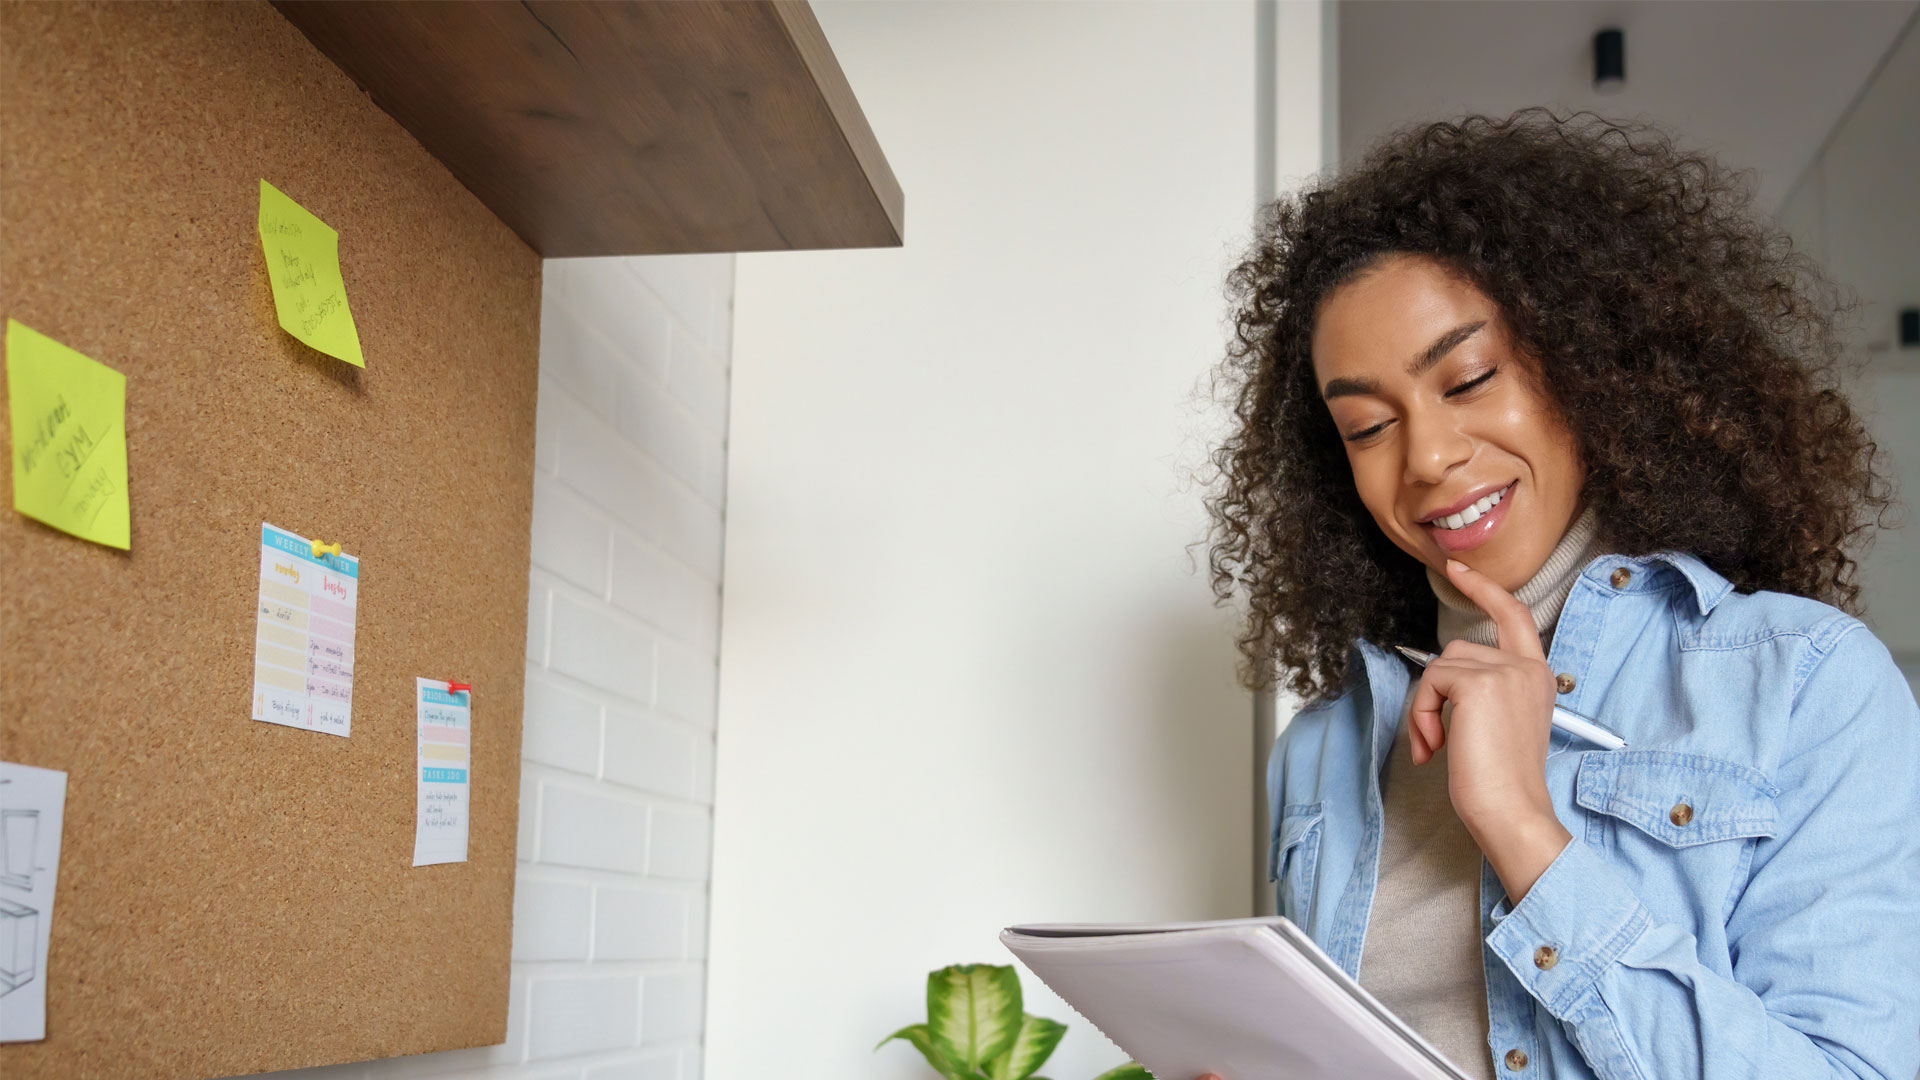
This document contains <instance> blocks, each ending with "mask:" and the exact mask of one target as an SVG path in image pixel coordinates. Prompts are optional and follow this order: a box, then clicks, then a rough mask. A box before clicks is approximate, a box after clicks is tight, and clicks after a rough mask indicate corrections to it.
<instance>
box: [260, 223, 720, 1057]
mask: <svg viewBox="0 0 1920 1080" xmlns="http://www.w3.org/2000/svg"><path fill="white" fill-rule="evenodd" d="M543 300H544V303H543V309H542V312H541V335H540V338H541V340H540V402H539V420H538V424H537V427H536V435H535V441H536V450H535V454H534V464H535V475H534V488H533V571H532V580H531V585H530V588H531V592H530V594H529V597H528V614H527V698H526V719H525V726H524V728H523V732H522V743H521V771H522V773H521V775H522V778H521V784H520V834H519V877H518V880H517V881H516V883H515V887H514V904H513V977H512V991H511V994H512V996H511V999H510V1001H511V1005H510V1007H509V1011H508V1016H507V1041H506V1042H505V1043H504V1044H502V1045H500V1046H494V1047H483V1048H479V1049H474V1050H456V1051H452V1052H449V1053H445V1054H427V1055H422V1056H418V1057H410V1058H397V1059H394V1060H391V1061H375V1062H367V1063H363V1064H357V1065H337V1066H331V1067H327V1068H322V1069H305V1070H300V1071H298V1072H290V1073H281V1074H278V1075H279V1076H281V1077H287V1078H293V1077H297V1078H299V1080H407V1078H413V1077H471V1078H475V1080H480V1078H485V1080H700V1071H701V1053H700V1046H701V1032H702V1030H703V1028H704V1026H705V1025H704V1017H703V1015H702V1006H703V997H704V994H705V984H706V960H705V957H706V955H707V948H706V938H707V879H708V868H709V866H710V865H711V861H712V847H713V762H714V753H713V746H714V743H713V737H714V693H715V674H716V671H717V650H718V647H719V628H720V539H721V517H722V509H723V507H724V504H725V477H726V427H727V385H728V383H727V375H728V366H729V364H728V359H729V355H730V353H731V348H732V346H731V327H732V312H733V257H732V256H730V255H718V256H707V255H679V256H653V257H648V258H636V259H562V260H549V261H548V262H547V264H546V289H545V294H544V297H543ZM475 719H476V722H479V723H484V718H481V717H476V718H475Z"/></svg>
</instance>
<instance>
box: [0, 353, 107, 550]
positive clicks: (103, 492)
mask: <svg viewBox="0 0 1920 1080" xmlns="http://www.w3.org/2000/svg"><path fill="white" fill-rule="evenodd" d="M7 411H8V418H9V420H10V421H11V423H12V431H13V508H14V509H15V510H18V511H20V512H21V513H23V514H25V515H27V516H28V517H30V518H34V519H36V520H38V521H44V522H46V523H47V524H49V525H51V526H53V527H54V528H56V529H60V530H63V531H65V532H70V533H72V534H73V535H75V536H78V537H80V538H81V539H83V540H91V541H93V542H94V543H96V544H105V545H106V546H108V547H116V548H119V549H121V550H122V551H125V550H127V548H128V540H129V535H130V533H131V526H130V520H131V515H130V514H129V513H128V509H127V426H126V420H127V377H126V376H125V375H122V374H120V373H119V372H117V371H115V370H113V369H112V368H110V367H108V366H106V365H105V364H102V363H100V362H99V361H97V360H95V359H93V358H92V357H89V356H86V355H83V354H81V353H78V352H75V351H74V350H72V349H69V348H67V347H66V346H65V345H62V344H60V343H59V342H57V341H55V340H53V339H52V338H50V337H48V336H46V335H45V334H42V333H40V332H39V331H37V330H34V329H32V328H30V327H27V326H25V325H22V324H21V323H18V322H15V321H14V320H12V319H8V320H7Z"/></svg>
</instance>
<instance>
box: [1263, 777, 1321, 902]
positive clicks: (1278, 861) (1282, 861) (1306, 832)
mask: <svg viewBox="0 0 1920 1080" xmlns="http://www.w3.org/2000/svg"><path fill="white" fill-rule="evenodd" d="M1325 805H1326V804H1325V803H1323V802H1310V803H1287V804H1286V805H1284V806H1282V807H1281V808H1280V826H1279V828H1277V829H1275V830H1274V832H1273V844H1272V846H1271V847H1270V848H1269V849H1268V851H1267V880H1268V881H1272V882H1277V883H1278V886H1279V892H1278V896H1277V901H1278V903H1277V906H1278V908H1279V911H1280V914H1282V915H1284V916H1286V917H1287V918H1288V919H1291V920H1292V921H1293V923H1294V924H1295V925H1296V926H1299V927H1300V928H1302V929H1305V928H1306V926H1307V920H1309V919H1311V918H1312V917H1313V882H1314V873H1315V871H1316V870H1317V869H1318V867H1319V863H1320V833H1321V822H1322V821H1323V819H1324V818H1325Z"/></svg>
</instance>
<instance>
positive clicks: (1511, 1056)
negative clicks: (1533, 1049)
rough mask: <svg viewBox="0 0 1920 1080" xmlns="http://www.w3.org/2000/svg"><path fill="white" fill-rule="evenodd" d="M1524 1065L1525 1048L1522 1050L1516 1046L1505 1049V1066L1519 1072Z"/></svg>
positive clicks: (1525, 1064) (1525, 1059)
mask: <svg viewBox="0 0 1920 1080" xmlns="http://www.w3.org/2000/svg"><path fill="white" fill-rule="evenodd" d="M1526 1067H1527V1052H1526V1051H1525V1050H1522V1049H1520V1048H1519V1047H1517V1046H1516V1047H1514V1048H1513V1049H1511V1050H1509V1051H1507V1068H1509V1069H1512V1070H1513V1071H1514V1072H1519V1071H1520V1070H1521V1069H1524V1068H1526Z"/></svg>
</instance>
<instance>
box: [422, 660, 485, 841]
mask: <svg viewBox="0 0 1920 1080" xmlns="http://www.w3.org/2000/svg"><path fill="white" fill-rule="evenodd" d="M414 691H415V694H416V695H417V699H416V704H415V710H414V711H415V715H416V716H417V717H418V719H419V727H420V744H419V745H420V753H419V758H418V759H417V766H418V776H419V781H418V785H419V787H418V794H417V795H416V797H415V803H414V825H413V865H415V866H431V865H433V864H434V863H450V862H466V861H467V790H468V787H467V768H468V765H469V764H470V762H471V759H472V757H473V691H471V690H454V689H451V688H450V684H448V683H444V682H441V681H440V680H438V679H415V680H414Z"/></svg>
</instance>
